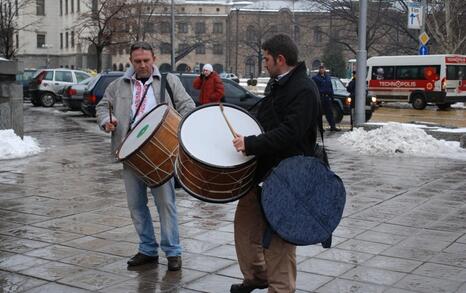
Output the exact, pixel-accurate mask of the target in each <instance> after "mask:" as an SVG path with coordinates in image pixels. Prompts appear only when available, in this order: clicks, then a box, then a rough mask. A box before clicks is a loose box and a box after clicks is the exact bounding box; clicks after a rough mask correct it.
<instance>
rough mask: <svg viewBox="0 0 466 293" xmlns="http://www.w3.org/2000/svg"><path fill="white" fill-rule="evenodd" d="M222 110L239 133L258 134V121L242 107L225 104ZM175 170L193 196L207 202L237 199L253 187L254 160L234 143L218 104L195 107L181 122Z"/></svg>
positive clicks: (259, 132)
mask: <svg viewBox="0 0 466 293" xmlns="http://www.w3.org/2000/svg"><path fill="white" fill-rule="evenodd" d="M223 107H224V113H225V115H226V117H227V118H228V120H229V122H230V124H231V125H232V127H233V129H235V131H236V132H237V133H239V134H241V135H244V136H249V135H259V134H261V133H262V129H261V127H260V126H259V123H258V122H257V121H256V120H255V119H254V118H253V117H252V116H250V115H249V114H248V113H247V112H246V111H245V110H243V109H241V108H239V107H236V106H234V105H230V104H224V105H223ZM179 141H180V150H179V156H178V158H177V160H176V163H175V174H176V176H177V178H178V180H179V182H180V184H181V186H182V187H183V188H184V189H185V190H186V191H187V192H188V193H189V194H191V195H192V196H194V197H196V198H198V199H200V200H203V201H207V202H213V203H226V202H231V201H234V200H237V199H239V198H240V197H241V196H243V195H245V194H246V193H247V192H248V191H249V190H250V189H251V187H252V185H253V181H254V173H255V170H256V160H255V157H254V156H245V155H244V154H243V153H241V152H237V151H236V149H235V147H234V146H233V142H232V141H233V135H232V133H231V131H230V130H229V128H228V125H227V123H226V121H225V119H224V117H223V115H222V112H221V110H220V107H219V105H218V104H208V105H205V106H201V107H199V108H197V109H195V110H194V111H193V112H191V113H190V114H188V115H187V116H186V117H184V118H183V120H182V121H181V123H180V129H179Z"/></svg>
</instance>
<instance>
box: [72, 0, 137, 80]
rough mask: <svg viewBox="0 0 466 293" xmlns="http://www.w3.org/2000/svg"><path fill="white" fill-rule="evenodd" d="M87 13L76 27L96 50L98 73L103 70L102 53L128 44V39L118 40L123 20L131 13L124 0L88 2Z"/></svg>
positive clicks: (88, 0) (81, 35)
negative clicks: (111, 47)
mask: <svg viewBox="0 0 466 293" xmlns="http://www.w3.org/2000/svg"><path fill="white" fill-rule="evenodd" d="M84 4H85V5H86V6H87V8H88V9H87V12H84V13H82V15H81V17H80V21H79V23H78V24H77V25H76V27H77V28H78V29H79V31H78V35H79V38H80V39H82V40H85V41H87V42H89V44H90V45H92V46H93V47H94V48H95V53H96V58H97V72H100V71H101V70H102V52H103V51H104V49H105V48H108V47H110V46H112V45H118V44H121V43H127V42H128V41H127V39H126V38H118V36H119V34H121V33H122V32H124V31H122V30H124V27H125V25H124V23H122V22H121V20H122V19H124V18H125V16H126V15H127V14H128V13H129V12H130V11H129V10H128V9H127V8H129V5H128V4H126V1H124V0H100V1H97V0H87V2H85V3H84Z"/></svg>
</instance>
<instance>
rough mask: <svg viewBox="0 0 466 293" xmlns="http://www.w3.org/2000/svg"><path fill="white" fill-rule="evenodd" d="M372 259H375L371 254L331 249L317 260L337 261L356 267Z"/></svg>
mask: <svg viewBox="0 0 466 293" xmlns="http://www.w3.org/2000/svg"><path fill="white" fill-rule="evenodd" d="M372 257H374V255H373V254H370V253H364V252H357V251H351V250H343V249H338V248H333V249H329V250H327V251H325V252H323V253H321V254H319V255H318V256H317V258H321V259H327V260H335V261H340V262H346V263H350V264H355V265H360V264H363V263H364V262H366V261H367V260H369V259H371V258H372Z"/></svg>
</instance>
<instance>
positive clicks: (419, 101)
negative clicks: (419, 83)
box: [412, 94, 427, 110]
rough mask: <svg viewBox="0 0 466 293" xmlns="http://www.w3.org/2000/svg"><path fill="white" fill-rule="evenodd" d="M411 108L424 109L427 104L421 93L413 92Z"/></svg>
mask: <svg viewBox="0 0 466 293" xmlns="http://www.w3.org/2000/svg"><path fill="white" fill-rule="evenodd" d="M412 102H413V108H414V109H416V110H424V109H425V108H426V106H427V103H426V98H425V97H424V95H422V94H415V95H414V96H413V98H412Z"/></svg>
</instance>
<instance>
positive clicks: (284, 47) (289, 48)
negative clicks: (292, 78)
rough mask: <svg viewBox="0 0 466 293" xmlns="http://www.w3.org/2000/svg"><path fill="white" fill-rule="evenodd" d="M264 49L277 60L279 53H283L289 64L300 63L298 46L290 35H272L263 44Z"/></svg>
mask: <svg viewBox="0 0 466 293" xmlns="http://www.w3.org/2000/svg"><path fill="white" fill-rule="evenodd" d="M262 50H266V51H267V52H268V53H269V54H270V55H272V57H273V58H274V59H275V60H276V59H277V57H278V55H283V57H285V60H286V64H287V65H289V66H295V65H296V64H298V47H297V46H296V44H295V42H294V41H293V40H292V39H291V38H290V36H288V35H285V34H278V35H275V36H273V37H271V38H270V39H268V40H266V41H265V42H264V43H263V44H262Z"/></svg>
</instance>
